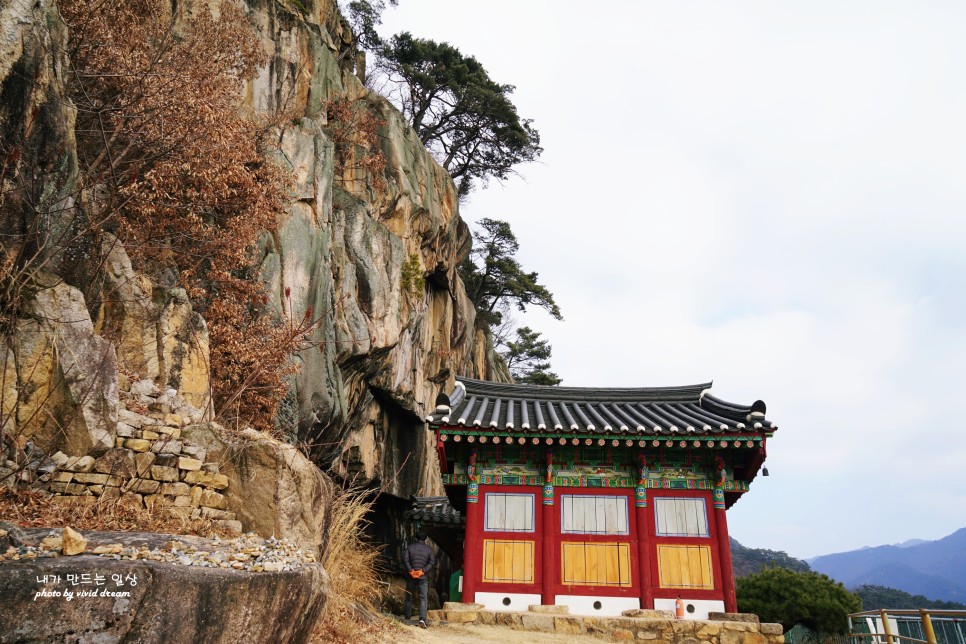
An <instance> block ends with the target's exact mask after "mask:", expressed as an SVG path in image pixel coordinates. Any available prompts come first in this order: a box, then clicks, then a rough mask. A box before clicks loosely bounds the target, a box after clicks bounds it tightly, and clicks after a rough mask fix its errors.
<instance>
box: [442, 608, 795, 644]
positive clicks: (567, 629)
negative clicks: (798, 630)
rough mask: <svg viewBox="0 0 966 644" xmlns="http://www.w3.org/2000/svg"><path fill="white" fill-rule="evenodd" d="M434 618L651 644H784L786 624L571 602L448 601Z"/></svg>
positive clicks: (747, 617)
mask: <svg viewBox="0 0 966 644" xmlns="http://www.w3.org/2000/svg"><path fill="white" fill-rule="evenodd" d="M429 618H430V619H432V620H441V621H444V622H452V623H459V624H489V625H497V626H505V627H507V628H511V629H514V630H520V631H541V632H546V633H560V634H564V635H578V634H587V635H596V636H598V637H601V638H604V639H606V640H607V641H610V642H633V641H637V642H649V643H650V644H696V643H697V642H708V644H784V642H785V637H784V635H783V634H782V626H781V624H760V623H759V622H758V617H757V616H755V615H750V614H744V613H712V614H711V619H709V620H696V619H694V620H692V619H674V618H673V616H672V614H671V613H670V611H660V610H629V611H625V613H624V615H623V616H622V617H593V616H585V615H570V614H569V611H568V609H567V607H566V606H531V607H530V610H528V611H492V610H485V609H484V608H483V605H482V604H461V603H456V602H447V603H445V604H444V605H443V609H442V610H438V611H431V612H430V613H429Z"/></svg>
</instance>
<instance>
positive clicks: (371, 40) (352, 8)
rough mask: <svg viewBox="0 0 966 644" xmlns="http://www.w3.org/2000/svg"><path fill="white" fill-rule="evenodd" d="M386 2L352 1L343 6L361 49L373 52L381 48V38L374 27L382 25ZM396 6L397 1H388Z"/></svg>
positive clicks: (378, 0) (383, 0) (374, 0)
mask: <svg viewBox="0 0 966 644" xmlns="http://www.w3.org/2000/svg"><path fill="white" fill-rule="evenodd" d="M386 1H387V0H352V2H350V3H349V4H348V5H346V6H345V9H344V11H345V14H346V15H347V17H348V19H349V26H350V27H352V33H354V34H355V35H356V38H358V39H359V44H361V45H362V46H363V48H365V49H368V50H370V51H374V50H376V49H378V48H379V47H381V46H383V44H384V43H383V40H382V37H381V36H380V35H379V32H377V31H376V27H378V26H379V25H381V24H382V12H383V11H385V10H386ZM388 2H389V4H390V5H392V6H394V7H395V6H396V5H398V4H399V0H388Z"/></svg>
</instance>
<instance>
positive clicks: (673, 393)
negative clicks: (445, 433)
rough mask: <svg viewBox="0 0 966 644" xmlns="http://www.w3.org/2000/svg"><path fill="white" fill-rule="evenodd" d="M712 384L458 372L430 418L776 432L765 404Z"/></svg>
mask: <svg viewBox="0 0 966 644" xmlns="http://www.w3.org/2000/svg"><path fill="white" fill-rule="evenodd" d="M710 388H711V383H706V384H700V385H691V386H685V387H646V388H637V389H623V388H609V389H601V388H593V387H547V386H542V385H519V384H499V383H493V382H485V381H482V380H471V379H469V378H461V379H460V380H458V381H457V382H456V387H455V389H454V390H453V391H452V392H450V394H449V395H448V396H446V395H440V396H439V397H438V398H437V401H436V405H437V406H436V409H435V410H434V411H433V413H431V414H430V415H429V416H427V417H426V421H427V422H429V423H431V424H433V425H447V426H451V427H466V428H470V429H490V430H493V431H501V432H504V431H505V432H523V431H529V432H533V431H541V432H546V433H554V434H557V433H571V432H575V433H580V434H588V433H589V434H628V435H637V434H646V435H656V434H671V435H704V434H726V433H735V432H755V431H774V430H775V429H777V426H776V425H775V424H774V423H773V422H771V421H769V420H767V419H766V418H765V403H763V402H762V401H760V400H758V401H756V402H754V403H752V404H751V405H738V404H735V403H730V402H726V401H724V400H721V399H720V398H715V397H714V396H712V395H711V393H710Z"/></svg>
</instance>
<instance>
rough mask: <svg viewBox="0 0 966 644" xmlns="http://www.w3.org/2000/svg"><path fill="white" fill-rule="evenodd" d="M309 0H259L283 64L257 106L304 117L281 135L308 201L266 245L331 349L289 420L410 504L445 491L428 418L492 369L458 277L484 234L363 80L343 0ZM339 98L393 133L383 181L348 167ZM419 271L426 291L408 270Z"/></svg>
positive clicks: (257, 16) (296, 398)
mask: <svg viewBox="0 0 966 644" xmlns="http://www.w3.org/2000/svg"><path fill="white" fill-rule="evenodd" d="M305 4H306V11H304V12H301V13H300V14H299V15H295V14H294V13H291V12H290V11H288V10H287V9H286V8H285V7H284V6H283V3H262V2H255V1H251V2H249V5H250V6H251V8H252V14H251V19H252V21H253V23H254V24H256V25H257V27H258V29H259V33H260V35H261V37H262V42H263V47H264V48H265V50H266V52H269V53H270V54H271V56H272V60H271V62H270V64H269V65H268V66H267V68H266V69H264V70H262V73H261V74H259V76H258V78H256V79H255V80H254V81H252V82H251V83H250V84H249V87H248V88H247V91H246V95H245V98H244V100H243V109H246V110H250V111H252V112H254V113H272V112H273V111H277V110H281V109H288V110H290V111H292V112H294V113H295V116H296V118H294V119H293V120H292V121H290V123H289V124H288V125H287V126H285V127H284V128H281V129H280V130H279V132H278V136H277V140H278V141H279V142H280V144H279V150H278V152H277V157H278V159H279V161H280V162H281V163H282V164H283V166H285V167H288V168H289V169H291V170H292V172H293V174H294V175H295V177H296V187H295V189H294V193H295V197H296V199H295V200H294V202H293V204H292V206H291V207H290V208H289V209H288V212H287V213H286V215H285V217H284V218H283V220H282V221H280V222H279V229H278V232H277V233H276V234H275V235H273V236H271V237H268V236H266V239H265V240H264V243H263V246H262V264H261V265H262V277H263V278H264V279H265V281H266V283H267V284H268V286H269V288H270V290H271V292H272V293H273V300H274V301H275V303H276V305H277V306H278V308H279V310H283V311H287V310H289V309H291V311H292V314H293V316H295V317H298V316H300V315H302V314H304V312H305V311H306V310H308V309H311V310H312V311H313V314H314V315H315V316H319V317H322V318H323V320H322V323H321V324H320V325H319V327H318V328H317V330H316V331H315V335H314V337H313V338H312V339H313V342H314V343H316V344H318V348H313V349H312V350H310V351H306V352H303V354H302V355H299V356H297V358H296V359H297V361H298V362H299V365H300V371H299V373H298V374H297V375H296V376H295V377H294V378H293V380H292V390H291V395H290V404H289V405H288V407H287V409H288V416H287V417H285V418H283V419H282V420H283V421H285V422H287V423H289V424H290V425H291V426H295V427H297V435H298V436H299V438H301V439H305V440H308V441H309V442H310V443H312V444H316V445H319V447H317V448H316V449H315V451H314V454H315V458H316V461H317V462H318V463H319V464H320V465H321V466H322V467H323V468H326V469H330V470H331V471H333V472H334V473H336V474H337V475H339V476H341V477H352V478H356V479H359V480H361V481H363V482H368V483H370V484H372V485H373V486H377V487H379V488H380V489H381V490H382V491H384V492H388V493H391V494H394V495H398V496H401V497H403V498H407V497H408V496H409V495H411V494H437V493H440V492H441V487H440V483H439V477H438V475H437V474H436V464H435V461H434V458H435V457H434V456H433V453H432V452H433V449H432V447H433V446H432V444H431V437H430V436H429V435H428V433H427V432H426V431H425V429H424V426H423V421H422V419H423V417H424V416H425V415H426V413H427V410H429V409H431V408H432V407H433V404H434V401H435V397H436V394H437V393H438V392H439V391H440V390H441V388H442V387H443V386H444V385H445V384H446V383H447V381H451V379H452V378H453V377H454V376H455V375H456V374H461V375H470V376H477V377H479V376H487V375H492V374H490V373H489V371H490V367H489V360H488V358H489V353H488V351H487V350H486V348H485V338H483V336H482V334H476V333H475V332H474V323H475V311H474V309H473V306H472V304H471V303H470V302H469V300H468V299H467V297H466V294H465V291H464V289H463V284H462V281H461V280H460V278H459V277H458V275H457V273H456V268H457V266H458V265H459V262H460V261H461V260H462V259H463V257H465V255H466V253H468V252H469V248H470V243H471V239H470V234H469V229H468V228H467V226H466V224H465V223H464V222H463V220H462V219H460V217H459V202H458V198H457V195H456V189H455V186H454V185H453V182H452V180H451V179H450V177H449V175H448V174H447V173H446V172H445V171H444V170H443V169H442V168H441V167H440V166H439V165H438V164H437V163H436V162H435V161H434V160H433V159H432V157H431V156H430V155H429V153H428V152H427V151H426V149H425V147H424V146H423V145H422V143H421V142H420V141H419V140H418V138H417V137H416V135H415V133H414V131H413V130H412V128H411V127H409V126H408V125H407V124H406V123H405V121H404V120H403V118H402V116H401V114H400V113H399V112H398V111H397V110H395V109H394V108H392V107H391V106H390V105H389V104H388V103H387V102H386V101H385V100H384V99H382V98H381V97H379V96H378V95H375V94H372V93H370V92H369V91H368V90H367V89H366V88H365V87H364V86H363V84H362V83H361V82H360V80H359V79H358V78H357V76H356V75H355V73H354V72H355V69H354V68H355V66H356V65H357V64H358V56H357V54H356V52H355V50H354V48H353V37H352V34H351V33H350V32H349V30H348V29H347V27H346V25H345V22H344V20H343V19H342V18H341V16H339V14H338V13H337V12H336V10H335V7H334V3H333V2H330V1H327V0H317V1H313V2H306V3H305ZM298 69H311V70H312V73H311V74H301V75H300V74H297V73H295V72H294V71H293V70H298ZM339 97H347V98H348V99H350V100H352V101H353V105H354V107H355V109H357V110H359V111H361V112H365V113H367V114H369V115H370V116H371V117H372V118H375V119H377V120H378V121H380V122H381V123H382V124H383V125H382V126H381V127H380V129H379V145H380V149H379V151H381V153H382V154H383V156H384V157H385V159H386V167H385V171H384V173H382V175H381V176H379V177H375V176H371V175H369V174H367V172H366V171H365V170H364V169H361V167H360V165H361V164H358V163H353V162H352V159H350V160H349V162H345V163H342V164H337V163H336V156H337V154H338V153H339V152H338V151H337V149H336V145H335V143H334V138H335V136H336V135H335V134H333V128H336V129H337V128H338V125H339V124H338V123H335V122H331V121H329V120H328V119H327V110H326V105H327V103H328V101H331V100H334V99H337V98H339ZM363 153H364V152H363V151H361V147H360V146H358V145H357V146H355V147H354V148H353V151H352V154H353V155H360V154H363ZM356 160H357V159H356ZM337 167H340V168H342V170H341V172H337ZM407 267H408V268H407ZM413 267H415V270H416V271H417V272H418V278H419V280H418V281H419V282H421V283H422V284H421V285H419V286H418V287H414V286H413V284H412V283H411V282H409V281H408V280H407V279H406V277H407V276H406V275H404V271H406V270H408V271H410V272H411V271H412V270H413ZM286 293H289V294H290V295H289V297H288V298H286V296H285V294H286ZM481 342H482V343H483V346H482V347H481V346H479V343H481Z"/></svg>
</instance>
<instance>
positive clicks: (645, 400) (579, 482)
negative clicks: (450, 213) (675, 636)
mask: <svg viewBox="0 0 966 644" xmlns="http://www.w3.org/2000/svg"><path fill="white" fill-rule="evenodd" d="M710 387H711V385H710V383H709V384H702V385H694V386H687V387H654V388H637V389H623V388H620V389H614V388H611V389H596V388H577V387H545V386H537V385H519V384H497V383H492V382H483V381H479V380H470V379H465V378H461V379H459V380H458V381H457V382H456V385H455V388H454V389H453V391H451V392H450V393H449V394H448V395H446V394H441V395H440V396H439V397H438V399H437V401H436V404H437V406H436V409H435V410H434V411H433V412H432V413H431V414H430V415H429V416H428V417H427V419H426V420H427V422H428V427H429V429H430V431H432V432H434V434H435V437H436V446H437V452H438V456H439V465H440V468H441V470H442V472H441V473H442V477H443V483H444V485H445V488H446V494H447V497H446V498H445V499H443V498H437V499H421V500H420V501H419V502H418V503H417V507H416V508H415V509H414V511H413V514H412V516H413V517H414V518H415V519H417V521H418V522H419V523H421V524H422V525H425V526H426V527H427V528H428V529H430V535H431V536H432V537H433V538H434V539H435V540H436V541H437V543H439V544H440V545H441V547H444V549H446V550H447V551H449V552H450V553H451V556H454V558H456V559H457V563H458V564H459V563H460V561H461V563H462V567H463V568H462V569H463V577H462V587H461V591H462V601H464V602H477V603H481V604H484V605H485V606H486V607H487V608H492V609H496V610H526V609H527V606H528V605H530V604H558V605H567V606H569V607H570V612H571V613H573V614H584V615H595V614H598V615H620V614H621V613H622V612H623V611H625V610H628V609H635V608H645V609H649V608H657V609H673V608H674V605H675V601H676V600H677V598H678V597H680V598H682V599H683V600H684V602H685V605H686V607H687V614H686V617H691V618H694V619H703V618H704V619H706V618H707V615H708V613H709V612H712V611H719V612H720V611H727V612H735V611H736V610H737V607H736V603H735V590H734V575H733V572H732V566H731V550H730V545H729V540H728V521H727V518H726V514H725V512H726V510H727V508H729V507H731V506H732V505H733V504H734V503H735V502H736V501H737V500H738V499H739V498H740V497H741V495H742V494H744V493H745V492H747V491H748V488H749V485H750V483H751V481H753V480H754V478H755V477H756V476H757V475H758V473H759V471H761V469H762V465H763V463H764V460H765V448H766V442H767V440H768V438H770V437H771V436H772V434H773V432H774V431H775V429H776V426H775V424H774V423H772V422H770V421H768V420H767V419H766V418H765V404H764V403H763V402H761V401H756V402H755V403H753V404H751V405H738V404H734V403H730V402H725V401H724V400H721V399H719V398H716V397H714V396H713V395H711V393H710ZM764 473H765V474H767V470H765V472H764ZM464 526H465V527H464ZM460 541H462V546H461V547H460V546H459V544H460ZM444 544H445V546H444Z"/></svg>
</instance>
